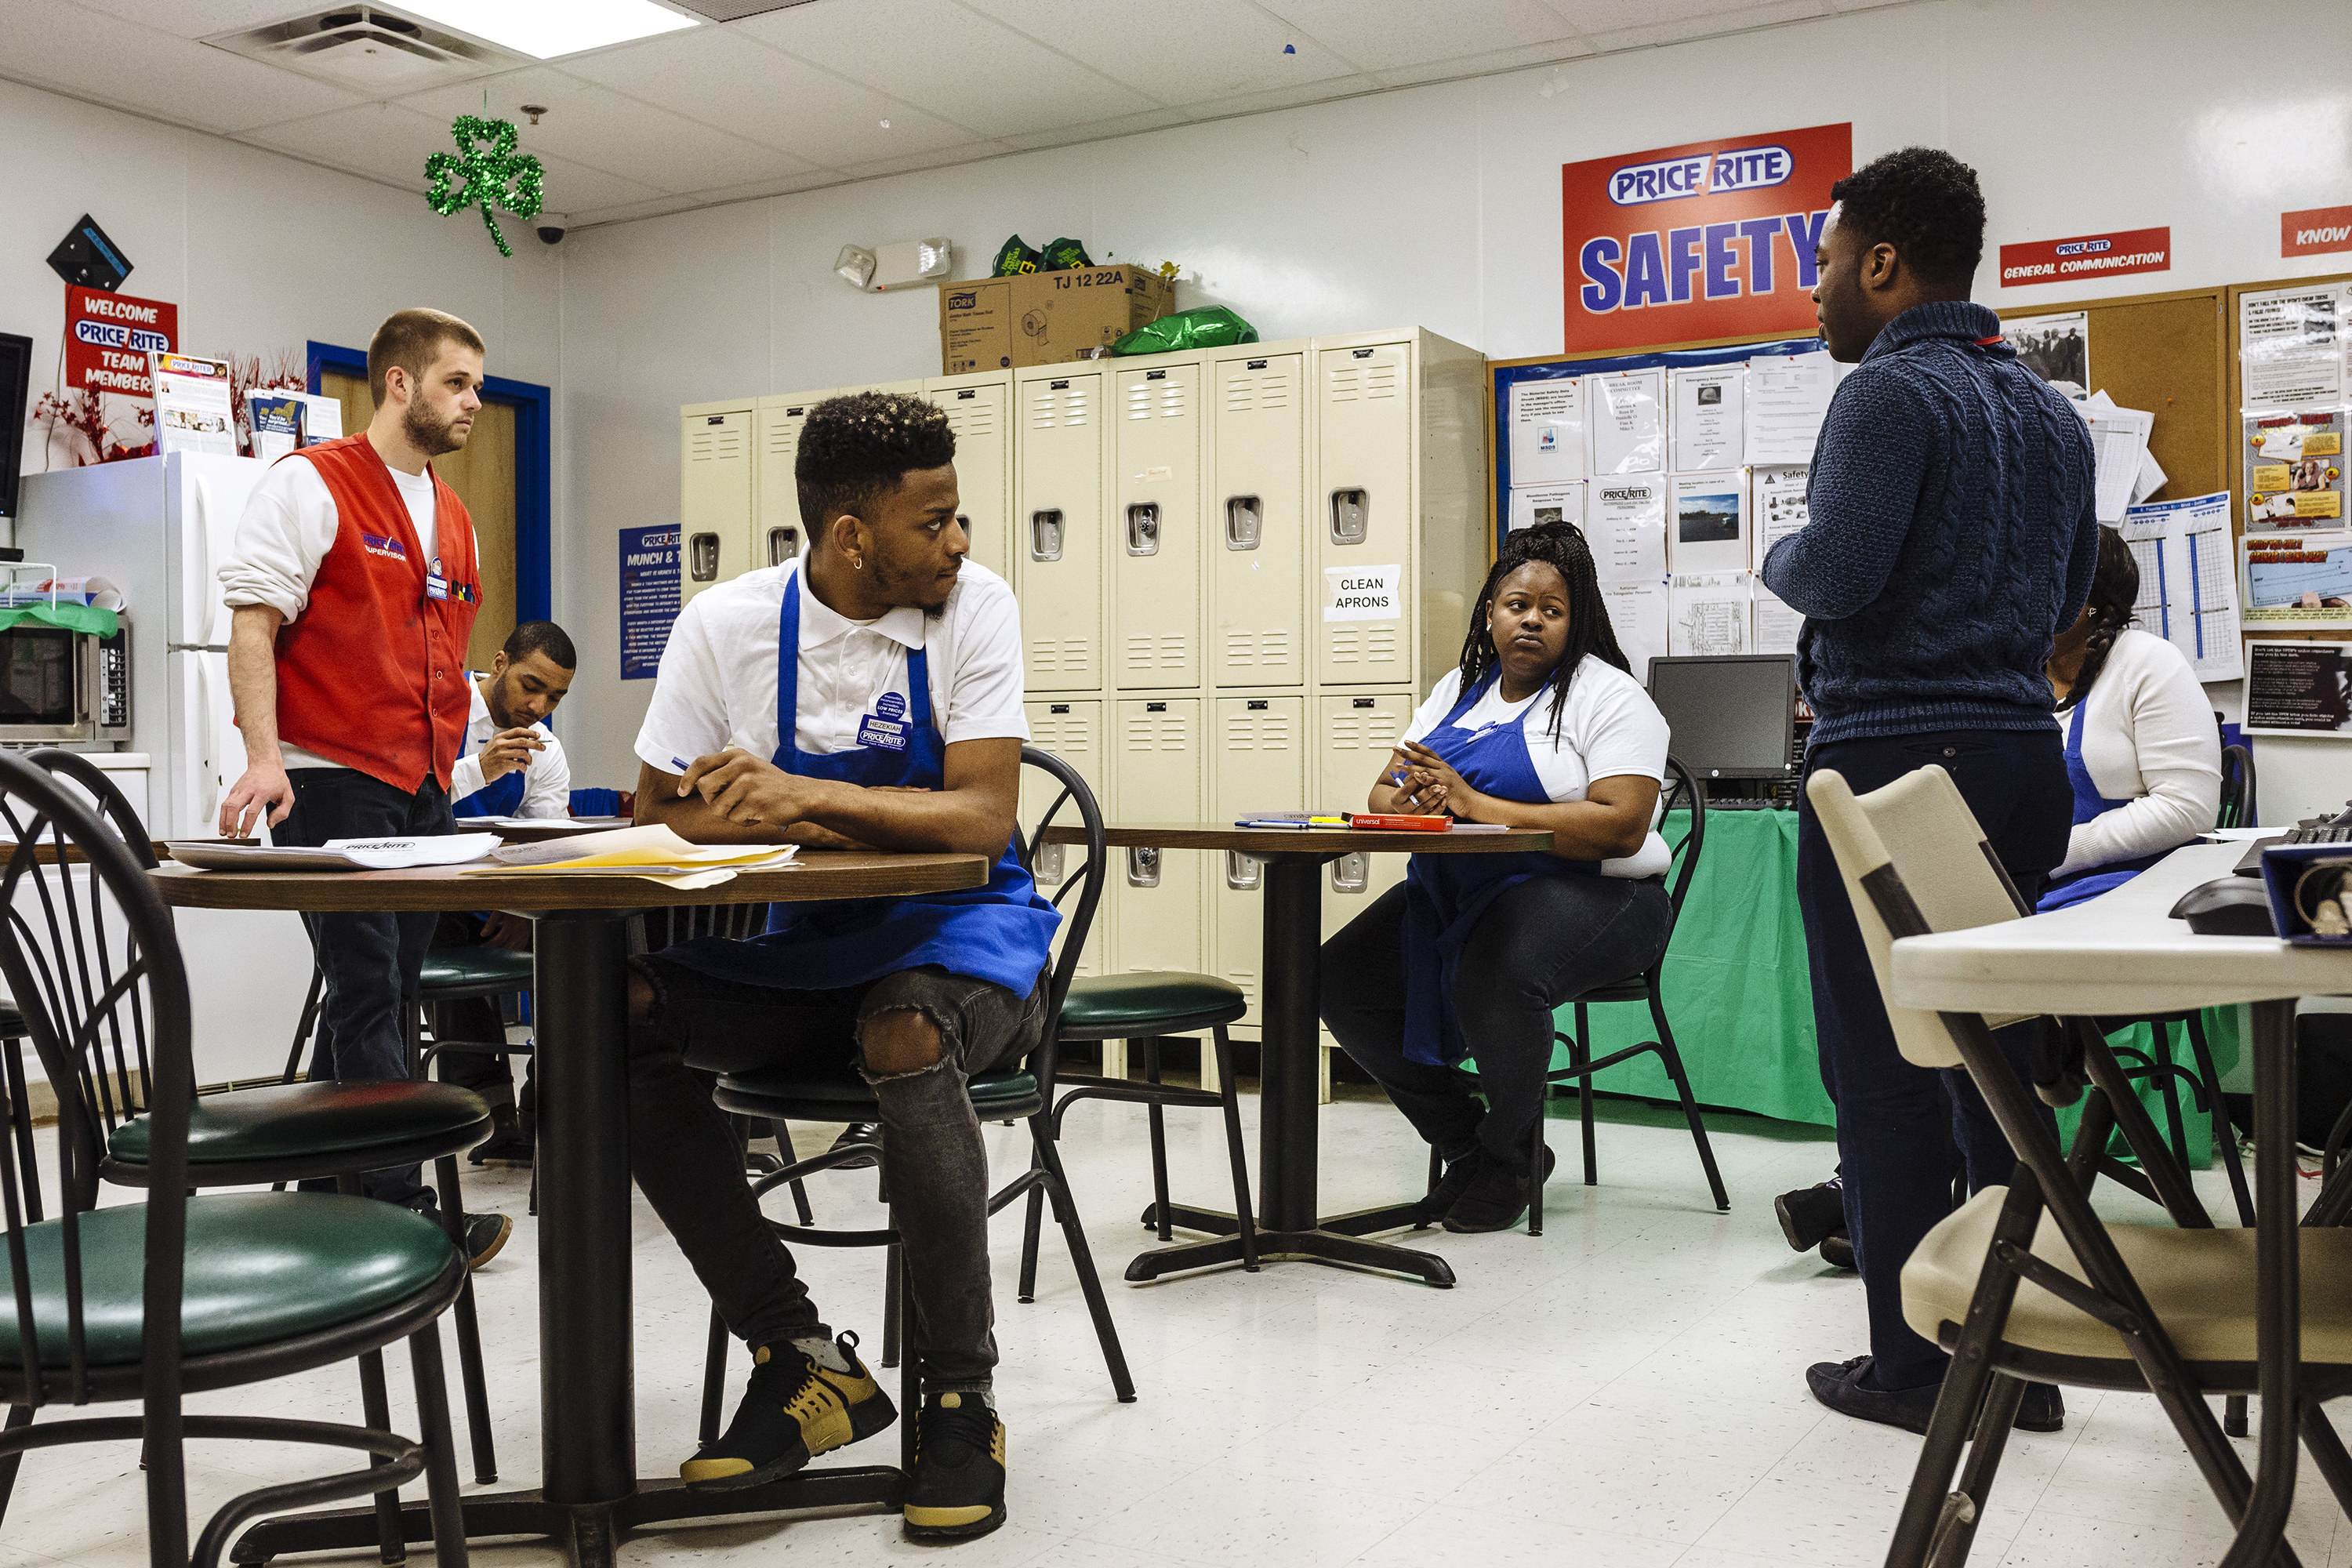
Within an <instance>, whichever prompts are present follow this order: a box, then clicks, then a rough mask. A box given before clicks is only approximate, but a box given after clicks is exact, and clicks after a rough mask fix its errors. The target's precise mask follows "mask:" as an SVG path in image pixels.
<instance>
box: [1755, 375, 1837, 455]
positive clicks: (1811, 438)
mask: <svg viewBox="0 0 2352 1568" xmlns="http://www.w3.org/2000/svg"><path fill="white" fill-rule="evenodd" d="M1842 379H1843V377H1841V376H1840V375H1839V374H1838V370H1837V362H1836V361H1834V360H1832V359H1831V358H1830V356H1829V352H1828V351H1827V350H1826V349H1823V350H1817V351H1816V352H1814V353H1807V354H1797V355H1795V356H1793V357H1790V358H1781V357H1778V356H1767V357H1759V358H1756V359H1751V360H1749V361H1748V454H1747V456H1748V462H1750V463H1752V464H1758V465H1766V466H1774V467H1779V466H1790V465H1796V466H1801V465H1804V464H1809V463H1811V461H1812V460H1813V446H1814V443H1816V442H1817V441H1819V440H1820V439H1821V435H1822V419H1823V418H1824V417H1825V416H1827V415H1828V413H1829V411H1830V395H1831V394H1832V393H1833V392H1835V391H1836V390H1837V384H1838V383H1839V381H1840V380H1842Z"/></svg>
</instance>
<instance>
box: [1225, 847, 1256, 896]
mask: <svg viewBox="0 0 2352 1568" xmlns="http://www.w3.org/2000/svg"><path fill="white" fill-rule="evenodd" d="M1264 866H1265V861H1263V860H1260V859H1259V858H1257V857H1256V856H1255V855H1244V854H1243V853H1242V852H1241V851H1240V850H1238V849H1228V850H1226V851H1225V886H1226V887H1228V888H1231V889H1233V890H1234V892H1236V893H1255V892H1256V891H1257V879H1258V872H1259V870H1260V869H1261V868H1264Z"/></svg>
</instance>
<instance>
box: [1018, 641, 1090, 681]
mask: <svg viewBox="0 0 2352 1568" xmlns="http://www.w3.org/2000/svg"><path fill="white" fill-rule="evenodd" d="M1093 668H1094V658H1093V657H1092V651H1091V645H1090V644H1089V642H1088V641H1087V638H1085V637H1033V638H1031V639H1030V642H1029V670H1030V673H1031V674H1033V675H1087V674H1090V673H1091V672H1092V671H1093Z"/></svg>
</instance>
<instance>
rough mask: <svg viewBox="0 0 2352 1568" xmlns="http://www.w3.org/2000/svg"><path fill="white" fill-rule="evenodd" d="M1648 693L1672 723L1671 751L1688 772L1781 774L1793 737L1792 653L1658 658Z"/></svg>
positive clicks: (1724, 776) (1729, 776)
mask: <svg viewBox="0 0 2352 1568" xmlns="http://www.w3.org/2000/svg"><path fill="white" fill-rule="evenodd" d="M1650 700H1651V701H1653V702H1654V703H1656V704H1657V705H1658V711H1659V712H1661V713H1663V714H1664V715H1665V717H1666V723H1667V724H1668V725H1669V726H1670V727H1671V728H1672V729H1673V731H1674V739H1673V741H1672V742H1670V744H1671V746H1672V749H1673V751H1674V754H1675V758H1676V760H1678V761H1679V762H1680V763H1682V764H1683V766H1685V767H1686V768H1688V769H1689V770H1690V771H1691V776H1692V777H1694V778H1696V779H1700V780H1706V779H1784V778H1787V777H1788V776H1789V775H1790V755H1789V753H1790V749H1791V747H1792V746H1793V744H1794V742H1795V739H1796V723H1797V658H1796V656H1795V655H1794V654H1786V653H1755V654H1731V655H1727V656H1724V657H1721V658H1653V659H1651V660H1650Z"/></svg>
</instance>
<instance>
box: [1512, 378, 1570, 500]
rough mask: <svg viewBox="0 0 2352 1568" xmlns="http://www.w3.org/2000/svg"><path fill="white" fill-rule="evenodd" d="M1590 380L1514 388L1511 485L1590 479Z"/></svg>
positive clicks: (1568, 379) (1514, 487)
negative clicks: (1586, 386) (1587, 451)
mask: <svg viewBox="0 0 2352 1568" xmlns="http://www.w3.org/2000/svg"><path fill="white" fill-rule="evenodd" d="M1584 381H1585V378H1584V377H1582V376H1580V375H1578V376H1570V377H1568V378H1567V379H1566V380H1563V381H1523V382H1520V383H1519V384H1517V385H1516V386H1514V387H1512V388H1511V487H1512V488H1513V489H1517V488H1518V487H1519V486H1521V485H1544V484H1556V483H1559V481H1561V480H1564V479H1582V478H1583V477H1584Z"/></svg>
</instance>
